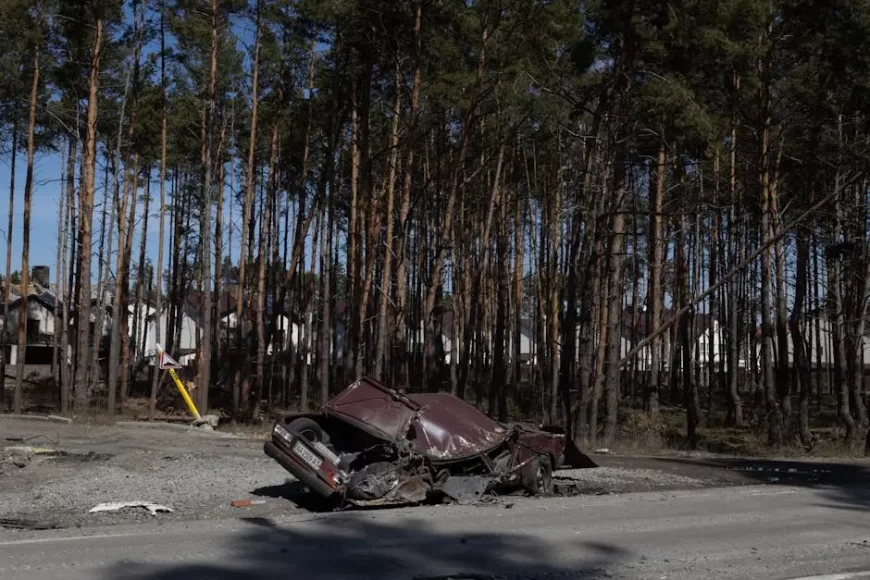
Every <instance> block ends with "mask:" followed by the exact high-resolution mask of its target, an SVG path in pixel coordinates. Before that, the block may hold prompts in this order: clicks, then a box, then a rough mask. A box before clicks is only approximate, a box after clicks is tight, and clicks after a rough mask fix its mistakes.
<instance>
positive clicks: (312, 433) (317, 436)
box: [287, 417, 329, 444]
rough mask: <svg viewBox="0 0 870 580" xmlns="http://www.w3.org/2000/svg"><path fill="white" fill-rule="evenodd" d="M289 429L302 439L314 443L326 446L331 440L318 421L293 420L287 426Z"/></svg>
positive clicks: (303, 418)
mask: <svg viewBox="0 0 870 580" xmlns="http://www.w3.org/2000/svg"><path fill="white" fill-rule="evenodd" d="M287 428H288V429H290V430H291V431H295V432H296V433H299V434H300V435H302V437H304V438H305V439H307V440H308V441H311V442H312V443H316V442H320V443H324V444H326V443H328V441H329V438H328V437H327V435H326V433H324V432H323V428H322V427H321V426H320V425H318V424H317V421H314V420H313V419H309V418H308V417H299V418H298V419H293V420H292V421H290V423H289V424H288V425H287Z"/></svg>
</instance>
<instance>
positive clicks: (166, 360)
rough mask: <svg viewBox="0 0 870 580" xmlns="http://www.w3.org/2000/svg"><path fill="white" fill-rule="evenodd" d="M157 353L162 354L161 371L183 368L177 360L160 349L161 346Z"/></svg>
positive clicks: (160, 360) (160, 359) (159, 363)
mask: <svg viewBox="0 0 870 580" xmlns="http://www.w3.org/2000/svg"><path fill="white" fill-rule="evenodd" d="M157 352H158V353H160V358H159V362H158V366H159V367H160V368H161V369H163V370H166V369H180V368H181V364H179V362H178V361H177V360H175V359H174V358H172V357H171V356H169V355H168V354H166V352H165V351H164V350H163V349H162V348H160V347H159V346H158V347H157Z"/></svg>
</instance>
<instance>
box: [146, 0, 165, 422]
mask: <svg viewBox="0 0 870 580" xmlns="http://www.w3.org/2000/svg"><path fill="white" fill-rule="evenodd" d="M160 101H161V111H160V214H159V215H160V217H159V218H158V220H159V221H158V223H159V224H160V225H159V233H158V236H159V239H158V242H157V265H156V266H155V268H154V274H155V278H157V280H156V288H155V297H154V340H155V341H157V342H161V341H163V335H162V331H163V328H162V326H163V325H162V320H163V245H164V242H165V238H166V235H165V232H164V230H163V228H164V219H165V215H166V142H167V137H168V128H167V121H168V119H167V110H166V107H167V102H166V0H161V2H160ZM145 330H146V334H145V336H146V337H147V336H148V334H147V331H148V323H147V322H146V323H145ZM161 346H165V344H164V345H161ZM153 369H154V375H153V376H152V377H151V400H150V403H149V405H148V417H149V418H150V419H151V420H152V421H153V420H154V414H155V412H156V410H157V392H158V389H159V387H160V374H161V373H160V372H158V369H157V353H156V351H155V353H154V366H153Z"/></svg>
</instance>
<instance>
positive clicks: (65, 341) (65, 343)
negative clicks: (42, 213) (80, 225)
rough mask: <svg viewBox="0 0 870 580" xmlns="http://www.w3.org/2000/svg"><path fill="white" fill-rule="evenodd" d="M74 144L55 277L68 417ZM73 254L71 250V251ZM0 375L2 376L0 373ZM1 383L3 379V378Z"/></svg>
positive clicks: (62, 398)
mask: <svg viewBox="0 0 870 580" xmlns="http://www.w3.org/2000/svg"><path fill="white" fill-rule="evenodd" d="M76 157H77V149H76V141H75V139H73V137H72V136H69V137H68V143H67V158H66V199H65V200H64V199H63V198H61V200H60V203H65V204H66V223H65V224H64V237H63V248H62V250H61V266H60V271H59V272H58V275H59V276H61V277H62V279H63V283H64V284H63V285H64V288H63V293H61V294H60V295H59V297H60V298H61V304H62V306H61V309H62V313H61V323H62V325H61V329H60V351H61V355H60V356H61V367H60V408H61V413H63V414H64V415H66V414H68V413H69V411H70V406H71V400H70V399H71V397H70V395H71V391H70V389H71V387H72V384H71V381H70V378H71V377H70V371H71V365H70V362H71V360H70V359H71V357H70V352H69V350H70V348H69V311H70V310H69V309H70V300H69V297H70V296H72V287H71V286H72V285H71V284H69V283H68V280H69V277H68V276H67V268H68V267H69V270H70V273H72V271H73V268H72V263H73V260H70V261H69V262H67V251H68V249H69V246H70V245H74V244H70V239H72V240H73V242H75V239H76V238H75V231H74V230H75V191H76V188H75V166H76ZM73 253H74V250H73ZM0 374H2V373H0ZM4 379H5V377H4Z"/></svg>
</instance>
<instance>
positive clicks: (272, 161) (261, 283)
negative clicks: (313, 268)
mask: <svg viewBox="0 0 870 580" xmlns="http://www.w3.org/2000/svg"><path fill="white" fill-rule="evenodd" d="M277 166H278V122H277V121H276V122H275V124H274V125H273V127H272V148H271V153H270V154H269V178H268V181H267V186H266V191H265V195H266V202H265V208H264V211H263V219H262V221H261V222H260V243H259V249H258V252H257V303H256V304H257V306H256V308H257V310H256V320H255V323H256V327H257V328H256V331H257V362H256V367H255V380H254V385H255V386H256V389H257V390H256V394H255V396H254V400H255V403H254V406H253V411H254V412H255V413H256V414H255V415H253V419H254V420H259V417H258V415H259V413H258V411H259V407H260V404H259V402H260V400H261V399H262V398H263V390H264V386H265V383H264V374H263V364H264V362H265V359H266V346H267V345H266V328H265V326H266V311H265V304H266V260H267V259H268V257H267V254H266V248H267V247H268V244H269V239H270V236H271V226H272V200H273V198H274V195H273V194H274V193H275V190H276V189H277V187H278V177H277V175H276V171H277ZM276 307H277V305H273V308H276ZM270 403H271V402H270Z"/></svg>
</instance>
